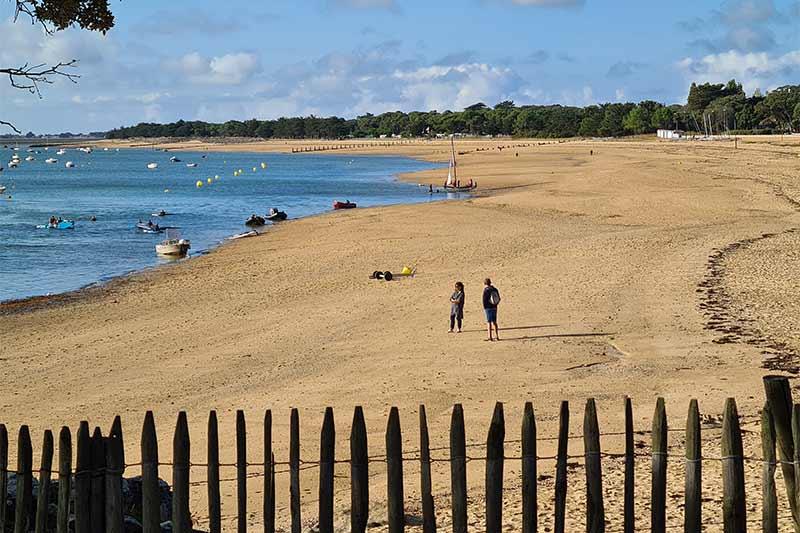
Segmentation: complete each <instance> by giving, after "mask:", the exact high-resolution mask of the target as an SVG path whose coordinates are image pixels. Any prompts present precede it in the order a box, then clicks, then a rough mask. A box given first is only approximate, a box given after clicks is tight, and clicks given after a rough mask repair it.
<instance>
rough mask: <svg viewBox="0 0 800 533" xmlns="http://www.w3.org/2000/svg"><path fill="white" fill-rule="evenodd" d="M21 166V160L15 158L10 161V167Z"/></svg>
mask: <svg viewBox="0 0 800 533" xmlns="http://www.w3.org/2000/svg"><path fill="white" fill-rule="evenodd" d="M18 166H19V162H18V161H17V160H15V159H12V160H11V161H9V162H8V168H17V167H18Z"/></svg>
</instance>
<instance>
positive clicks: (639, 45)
mask: <svg viewBox="0 0 800 533" xmlns="http://www.w3.org/2000/svg"><path fill="white" fill-rule="evenodd" d="M10 6H11V4H10V3H6V6H4V7H2V8H0V9H3V10H6V11H7V13H3V12H2V11H0V17H5V18H0V65H18V64H20V63H23V62H25V61H37V62H38V61H57V60H63V59H72V58H77V59H79V60H80V67H79V70H78V71H79V73H80V74H81V76H82V77H81V79H80V81H79V83H78V84H77V85H74V84H71V83H69V82H66V81H63V80H62V81H59V82H57V83H55V84H54V85H51V86H45V87H43V89H42V93H43V99H42V100H39V99H38V98H36V97H35V96H32V95H29V94H26V93H24V92H21V91H15V90H12V89H10V88H9V87H7V84H5V83H3V84H0V116H1V117H2V118H4V119H10V120H12V121H14V122H15V123H16V124H17V125H18V127H20V128H21V129H24V130H25V131H27V130H33V131H36V132H58V131H65V130H71V131H90V130H104V129H109V128H112V127H115V126H120V125H129V124H133V123H137V122H140V121H159V122H165V121H173V120H177V119H179V118H183V119H187V120H189V119H202V120H209V121H224V120H228V119H247V118H277V117H280V116H294V115H308V114H315V115H318V116H325V115H331V114H335V115H339V116H346V117H352V116H356V115H358V114H363V113H367V112H372V113H376V114H377V113H381V112H384V111H390V110H397V109H399V110H403V111H411V110H431V109H438V110H440V111H443V110H445V109H461V108H463V107H465V106H467V105H470V104H472V103H475V102H478V101H483V102H485V103H487V104H489V105H493V104H495V103H497V102H498V101H501V100H504V99H512V100H514V101H515V102H517V103H518V104H545V103H562V104H569V105H587V104H592V103H598V102H613V101H639V100H642V99H654V100H659V101H662V102H666V103H683V102H685V99H686V93H687V87H688V85H689V83H691V82H692V81H698V82H703V81H713V82H718V81H726V80H727V79H729V78H731V77H736V78H737V79H739V80H740V81H742V82H743V83H744V85H745V88H746V89H747V90H748V91H753V90H754V89H755V88H760V89H762V90H769V89H771V88H774V87H778V86H780V85H783V84H786V83H797V82H798V81H800V1H798V0H724V1H723V0H711V1H698V0H695V1H688V0H671V1H669V2H655V1H650V0H425V1H422V0H294V1H289V0H273V1H271V2H244V1H237V0H229V1H227V2H225V3H220V2H218V1H217V2H212V1H211V0H193V1H189V0H175V1H172V2H169V3H166V2H160V1H155V0H126V1H122V2H117V1H116V0H112V6H113V9H114V12H115V14H116V17H117V26H116V27H115V28H114V29H113V30H112V31H111V32H110V33H109V34H108V35H106V36H101V35H98V34H90V33H87V32H79V31H74V30H69V31H66V32H60V33H59V34H57V35H55V36H52V37H47V36H44V35H43V34H42V32H41V31H40V30H39V29H38V28H37V27H35V26H32V25H30V24H29V23H27V22H24V21H18V22H17V23H16V24H13V23H12V22H11V18H10V16H11V13H10V9H11V7H10Z"/></svg>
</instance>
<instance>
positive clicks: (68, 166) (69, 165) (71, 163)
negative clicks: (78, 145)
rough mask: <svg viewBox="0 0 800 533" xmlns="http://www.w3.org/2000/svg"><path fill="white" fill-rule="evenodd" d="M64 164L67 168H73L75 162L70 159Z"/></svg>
mask: <svg viewBox="0 0 800 533" xmlns="http://www.w3.org/2000/svg"><path fill="white" fill-rule="evenodd" d="M64 166H65V167H67V168H75V163H73V162H72V161H67V163H66V164H65V165H64Z"/></svg>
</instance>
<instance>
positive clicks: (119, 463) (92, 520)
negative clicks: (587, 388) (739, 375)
mask: <svg viewBox="0 0 800 533" xmlns="http://www.w3.org/2000/svg"><path fill="white" fill-rule="evenodd" d="M764 387H765V392H766V398H767V401H766V404H765V407H764V409H763V411H762V414H761V443H762V456H761V457H758V458H756V457H746V456H745V455H744V452H743V445H742V431H741V429H740V420H739V414H738V412H737V406H736V402H735V400H733V399H728V400H727V402H726V404H725V409H724V413H723V419H722V436H721V450H720V455H719V456H718V457H710V456H709V457H704V456H703V455H702V453H701V450H702V446H701V444H702V440H701V423H700V422H701V418H700V412H699V409H698V403H697V401H695V400H692V402H691V403H690V405H689V414H688V418H687V424H686V430H685V431H686V433H685V434H686V438H685V493H684V517H683V518H684V524H683V529H684V531H686V532H699V531H701V530H702V528H703V526H702V513H703V501H704V500H703V491H702V476H703V464H704V462H707V461H718V462H720V463H721V466H722V479H721V487H722V518H723V524H722V525H723V526H724V531H725V532H726V533H728V532H730V533H734V532H736V533H738V532H744V531H746V530H747V523H748V519H747V505H746V503H747V502H746V497H745V478H744V463H745V461H754V462H758V463H759V464H760V465H761V466H762V495H761V497H762V505H761V507H762V513H761V517H760V522H761V526H762V530H763V531H764V532H768V533H777V531H778V507H779V505H778V499H777V496H776V485H775V471H776V468H777V466H780V467H781V469H782V473H783V480H784V483H785V486H786V493H787V494H788V495H789V496H788V508H789V510H790V511H791V513H792V517H793V519H792V520H793V522H794V524H795V526H794V527H795V530H798V527H800V526H798V524H800V520H798V508H799V505H798V501H800V483H799V482H798V481H800V480H798V479H797V476H798V475H800V404H797V405H795V404H793V402H792V397H791V390H790V386H789V381H788V379H787V378H785V377H779V376H767V377H765V378H764ZM624 408H625V430H624V432H623V433H621V434H620V435H624V442H625V445H624V451H623V452H621V453H609V452H605V451H603V450H602V449H601V446H600V437H601V432H600V428H599V425H598V417H597V409H596V405H595V401H594V400H593V399H589V400H587V402H586V405H585V408H584V412H583V432H582V435H581V436H580V437H579V438H582V440H583V450H584V451H583V454H582V455H579V456H571V455H569V454H568V440H569V439H570V438H571V437H570V433H569V424H570V410H569V405H568V403H567V402H562V404H561V408H560V412H559V424H558V436H557V452H556V454H555V455H554V456H552V457H543V456H541V455H539V453H538V451H537V442H540V441H541V440H544V439H542V438H538V440H537V429H536V418H535V416H534V410H533V405H532V404H531V403H527V404H526V405H525V407H524V412H523V418H522V428H521V430H522V431H521V439H520V440H513V441H512V440H507V439H506V425H505V419H504V407H503V404H501V403H498V404H497V405H496V406H495V408H494V413H493V416H492V420H491V424H490V426H489V430H488V435H487V439H486V443H485V455H484V456H481V457H474V456H470V455H469V454H468V452H467V450H468V448H470V447H471V445H468V444H467V441H466V438H465V427H464V412H463V409H462V407H461V406H460V405H456V406H455V407H454V408H453V411H452V417H451V425H450V445H449V452H450V453H449V457H447V458H433V457H432V456H431V447H430V437H429V433H428V423H427V415H426V411H425V407H424V406H421V407H420V410H419V449H418V450H414V451H413V452H411V454H409V453H408V452H406V453H405V454H404V452H403V438H402V433H401V425H400V413H399V411H398V409H397V408H392V409H391V411H390V413H389V417H388V422H387V427H386V433H385V454H384V455H381V456H370V455H369V454H368V443H367V429H366V424H365V421H364V413H363V411H362V409H361V408H360V407H356V408H355V412H354V414H353V420H352V425H351V431H350V454H349V457H348V458H347V459H344V458H341V457H340V458H337V457H336V454H335V434H336V429H335V424H334V413H333V410H332V409H331V408H328V409H326V411H325V416H324V420H323V424H322V430H321V434H320V455H319V460H318V461H307V460H301V457H300V423H299V414H298V411H297V410H296V409H293V410H292V411H291V416H290V445H289V458H288V461H286V462H281V461H276V460H275V454H274V453H273V439H272V413H271V412H270V411H266V413H265V416H264V421H263V441H264V456H263V461H261V462H259V463H257V464H255V463H248V461H247V439H246V434H247V432H246V425H245V417H244V413H243V412H242V411H238V412H237V415H236V462H235V463H232V464H223V463H220V460H219V432H218V424H217V416H216V413H215V412H213V411H212V412H211V413H210V416H209V419H208V434H207V436H208V440H207V447H208V448H207V463H205V464H193V463H191V462H190V453H189V452H190V439H189V428H188V423H187V417H186V413H184V412H181V413H180V414H179V415H178V420H177V424H176V427H175V431H174V437H173V450H172V462H163V461H160V460H159V450H158V440H157V436H156V429H155V422H154V418H153V415H152V413H151V412H148V413H147V415H146V416H145V420H144V425H143V428H142V434H141V462H140V463H136V464H126V463H125V457H124V447H123V434H122V425H121V423H120V419H119V417H117V418H116V419H115V420H114V423H113V424H112V427H111V430H110V432H109V434H108V435H107V436H104V435H103V434H102V432H101V430H100V429H99V428H95V430H94V432H93V433H92V434H90V431H89V424H88V423H87V422H82V423H81V424H80V426H79V428H78V432H77V454H76V456H77V457H76V459H77V460H76V464H75V469H74V471H73V468H72V456H73V454H72V440H71V433H70V430H69V429H68V428H66V427H64V428H62V429H61V432H60V434H59V437H58V465H57V468H56V469H54V468H53V452H54V441H53V435H52V433H51V432H50V431H46V432H45V434H44V443H43V447H42V453H41V467H40V469H39V490H38V494H39V495H43V494H44V495H47V494H48V491H49V490H51V486H50V484H51V477H52V475H57V476H58V494H57V502H58V513H57V520H56V530H57V531H58V532H59V533H66V532H68V531H72V530H73V527H72V525H73V524H72V523H71V519H73V518H74V531H75V532H77V533H89V532H93V531H107V532H109V533H122V532H123V531H124V530H125V529H124V524H123V504H122V499H123V496H122V484H123V479H122V476H123V473H124V472H125V470H126V469H130V470H131V471H133V470H136V469H138V468H140V469H141V476H142V497H141V519H142V529H143V531H144V532H145V533H155V532H160V531H161V525H160V521H161V514H160V511H161V509H160V507H161V500H160V497H161V492H160V488H159V468H160V467H164V468H169V469H171V473H172V491H173V492H172V531H175V532H178V533H188V532H191V531H192V530H193V529H192V520H191V515H190V505H189V495H190V486H192V485H193V482H192V481H191V479H190V471H191V469H192V468H204V469H205V470H206V479H205V481H203V482H202V483H203V484H204V485H205V486H206V488H207V498H208V500H207V501H208V512H209V516H208V523H209V529H210V531H212V532H219V531H221V530H222V515H221V500H220V483H221V481H225V480H221V478H220V468H221V467H222V468H232V469H234V468H235V470H236V476H235V478H234V479H233V480H231V481H235V483H236V487H237V491H236V494H237V498H236V507H237V508H236V521H237V531H239V532H243V531H246V530H247V528H248V509H247V504H248V498H247V483H248V480H250V479H253V478H254V477H256V478H260V481H261V482H262V483H263V508H262V509H261V517H262V518H261V522H262V524H263V530H264V531H265V532H267V533H273V532H274V531H275V521H276V508H275V475H276V472H277V471H278V469H280V472H281V473H288V474H289V486H290V491H289V492H290V502H289V510H290V522H291V531H292V533H300V531H301V527H302V520H301V491H300V473H301V470H305V469H308V468H316V469H318V471H319V498H318V505H319V509H318V524H319V526H318V527H319V531H320V532H321V533H329V532H332V531H333V530H334V468H335V465H336V464H339V463H346V464H348V465H349V467H350V492H351V505H350V529H351V531H353V532H359V533H363V532H364V531H365V530H366V529H367V525H368V517H369V513H370V509H369V502H370V483H369V479H370V478H369V472H370V467H371V465H372V464H374V463H383V464H385V468H386V483H385V490H386V493H385V497H386V504H387V505H386V509H387V510H386V517H382V518H385V519H386V523H387V524H388V530H389V532H390V533H401V532H403V531H404V528H405V527H406V503H407V500H406V498H405V497H404V493H403V490H404V473H403V469H404V465H407V464H408V463H409V462H411V461H413V462H415V463H418V464H419V467H420V468H419V480H418V482H419V487H420V500H421V501H420V502H419V504H420V507H421V509H422V530H423V532H424V533H433V532H435V531H436V530H437V509H436V508H435V505H434V498H433V494H432V482H431V465H432V463H434V462H446V463H449V466H450V479H451V490H450V499H451V508H450V509H449V513H450V516H451V520H452V530H453V532H454V533H465V532H466V531H467V530H468V514H467V492H468V490H467V487H468V485H467V463H468V462H469V461H481V462H482V463H483V464H484V466H485V530H486V531H487V532H490V533H499V532H500V531H501V530H502V529H503V490H504V486H503V484H504V475H503V472H504V467H505V465H506V463H507V462H508V461H519V464H520V465H521V486H520V487H521V488H520V490H521V501H522V522H521V529H522V531H523V532H524V533H533V532H537V531H540V530H541V531H551V529H550V527H549V525H548V526H547V527H544V526H543V525H540V524H539V523H538V520H539V516H538V512H537V511H538V502H539V498H540V494H539V490H538V475H537V469H538V463H539V462H540V461H544V460H554V461H555V464H556V468H555V484H554V487H555V489H554V494H553V498H554V506H553V513H554V515H553V527H552V531H554V532H555V533H564V532H565V527H566V526H565V524H566V521H565V517H566V502H567V491H568V483H567V475H568V468H567V467H568V463H567V461H568V459H570V458H577V457H579V458H582V459H583V465H584V471H585V489H584V490H585V506H584V507H585V513H586V531H587V532H592V533H594V532H604V531H605V529H606V527H607V524H608V522H609V521H608V520H607V514H606V510H605V503H606V502H604V495H603V459H604V458H614V459H622V460H624V493H623V498H624V502H623V513H622V516H619V517H617V516H615V517H613V521H615V522H617V523H621V524H622V525H623V531H625V532H626V533H629V532H633V531H635V530H636V524H635V519H636V513H635V510H636V505H637V502H636V501H635V498H634V481H635V478H634V466H635V463H636V460H637V457H641V456H642V455H643V454H641V453H639V454H637V453H635V445H634V433H635V432H634V424H633V409H632V405H631V400H630V399H628V398H626V399H625V403H624ZM649 433H650V437H651V446H650V452H649V454H646V455H647V458H648V459H649V460H650V463H651V475H652V477H651V490H650V501H649V504H650V505H649V506H650V510H651V517H650V531H652V532H655V533H664V532H665V531H666V530H667V528H668V526H667V515H666V512H667V511H666V510H667V460H668V446H667V435H668V425H667V414H666V407H665V403H664V400H663V399H661V398H659V399H658V400H657V402H656V407H655V413H654V416H653V422H652V429H651V430H650V432H649ZM549 440H556V439H549ZM509 442H515V443H518V444H520V445H521V446H520V447H521V454H520V455H519V456H516V457H511V456H508V455H507V454H506V452H505V446H506V444H508V443H509ZM776 444H777V454H776ZM8 452H9V448H8V433H7V431H6V427H5V426H3V425H0V491H2V493H6V491H7V485H8V482H9V476H8V474H9V472H10V470H9V468H8V466H9V465H8V457H9V453H8ZM256 467H257V468H258V470H259V471H260V472H262V474H261V475H258V476H253V472H252V470H253V469H255V468H256ZM249 470H250V472H249ZM15 473H16V488H17V490H16V500H15V502H14V503H15V507H14V509H15V516H14V517H13V523H14V532H15V533H25V532H28V531H31V530H35V531H36V532H37V533H43V532H44V531H47V530H48V525H47V518H48V508H47V506H48V498H47V497H39V498H38V499H37V500H36V501H34V499H33V491H32V485H33V483H32V481H33V464H32V446H31V438H30V433H29V429H28V427H27V426H22V427H21V428H20V429H19V436H18V444H17V468H16V471H15ZM382 485H383V484H382ZM713 486H715V487H718V486H719V484H716V483H714V484H713ZM639 503H640V504H641V503H642V502H639ZM6 512H7V509H6V506H5V505H0V524H3V525H5V524H6V521H7V517H6ZM439 512H442V510H441V509H440V510H439ZM372 518H376V517H372ZM9 521H11V517H9ZM751 522H752V520H751ZM259 529H261V528H259Z"/></svg>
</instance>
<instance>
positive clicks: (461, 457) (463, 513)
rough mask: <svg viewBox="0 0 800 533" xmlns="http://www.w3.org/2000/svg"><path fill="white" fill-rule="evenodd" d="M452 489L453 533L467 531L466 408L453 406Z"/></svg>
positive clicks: (451, 430) (451, 424)
mask: <svg viewBox="0 0 800 533" xmlns="http://www.w3.org/2000/svg"><path fill="white" fill-rule="evenodd" d="M450 487H451V489H450V491H451V494H452V499H451V505H452V513H453V514H452V520H453V533H466V532H467V442H466V433H465V431H464V408H463V407H462V406H461V404H460V403H457V404H456V405H454V406H453V414H452V416H451V418H450Z"/></svg>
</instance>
